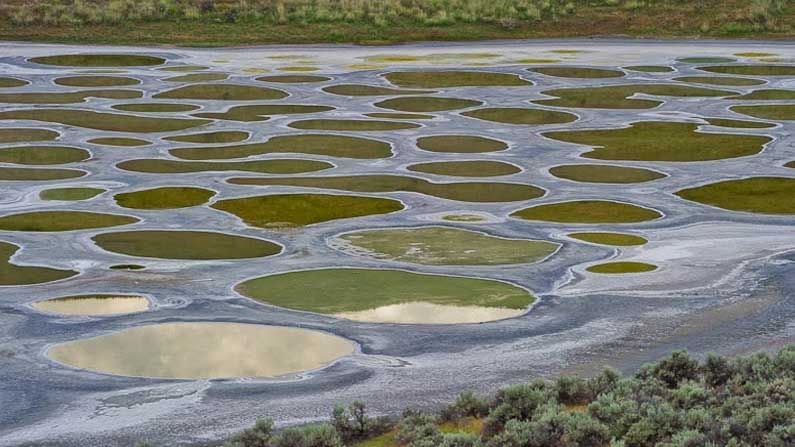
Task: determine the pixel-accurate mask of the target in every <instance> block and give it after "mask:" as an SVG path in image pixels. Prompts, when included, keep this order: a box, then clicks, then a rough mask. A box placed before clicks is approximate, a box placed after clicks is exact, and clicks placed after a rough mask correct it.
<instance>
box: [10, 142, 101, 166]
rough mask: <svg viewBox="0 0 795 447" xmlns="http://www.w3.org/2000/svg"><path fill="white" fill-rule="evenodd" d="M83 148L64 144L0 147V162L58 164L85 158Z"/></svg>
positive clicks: (85, 152) (89, 155)
mask: <svg viewBox="0 0 795 447" xmlns="http://www.w3.org/2000/svg"><path fill="white" fill-rule="evenodd" d="M89 157H91V154H90V153H89V152H88V151H87V150H85V149H79V148H76V147H66V146H20V147H9V148H0V163H14V164H21V165H60V164H65V163H75V162H78V161H83V160H87V159H88V158H89Z"/></svg>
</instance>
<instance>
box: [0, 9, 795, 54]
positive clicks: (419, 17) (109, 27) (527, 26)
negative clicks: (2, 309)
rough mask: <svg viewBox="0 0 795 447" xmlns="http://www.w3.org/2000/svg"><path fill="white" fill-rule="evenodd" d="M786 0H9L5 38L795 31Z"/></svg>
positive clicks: (206, 42) (198, 39)
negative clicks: (496, 0)
mask: <svg viewBox="0 0 795 447" xmlns="http://www.w3.org/2000/svg"><path fill="white" fill-rule="evenodd" d="M788 3H789V2H787V1H785V0H750V1H748V0H693V1H685V0H503V1H499V2H490V1H486V0H437V1H424V0H8V1H6V2H4V3H3V4H2V5H0V39H5V40H27V41H46V42H71V43H106V44H177V45H186V46H224V45H253V44H267V43H315V42H354V43H360V44H381V43H394V42H407V41H422V40H449V41H452V40H485V39H520V38H554V37H581V36H594V35H629V36H644V37H717V38H780V39H786V38H792V37H793V36H795V11H793V9H795V8H793V7H792V6H789V5H788Z"/></svg>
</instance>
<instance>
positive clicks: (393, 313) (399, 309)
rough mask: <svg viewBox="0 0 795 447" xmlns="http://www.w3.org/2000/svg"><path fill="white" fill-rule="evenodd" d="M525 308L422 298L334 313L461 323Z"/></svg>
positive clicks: (360, 317) (513, 314) (358, 318)
mask: <svg viewBox="0 0 795 447" xmlns="http://www.w3.org/2000/svg"><path fill="white" fill-rule="evenodd" d="M525 312H526V310H525V309H508V308H504V307H485V306H453V305H447V304H433V303H425V302H421V301H415V302H410V303H401V304H391V305H388V306H381V307H376V308H374V309H368V310H362V311H356V312H340V313H337V314H334V316H335V317H338V318H345V319H348V320H354V321H364V322H370V323H399V324H461V323H484V322H486V321H496V320H504V319H506V318H512V317H517V316H519V315H522V314H523V313H525Z"/></svg>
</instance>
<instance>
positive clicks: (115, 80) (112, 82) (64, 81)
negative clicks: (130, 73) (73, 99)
mask: <svg viewBox="0 0 795 447" xmlns="http://www.w3.org/2000/svg"><path fill="white" fill-rule="evenodd" d="M54 82H55V83H56V84H58V85H65V86H68V87H121V86H125V85H138V84H140V83H141V80H140V79H135V78H128V77H124V76H66V77H63V78H57V79H56V80H55V81H54Z"/></svg>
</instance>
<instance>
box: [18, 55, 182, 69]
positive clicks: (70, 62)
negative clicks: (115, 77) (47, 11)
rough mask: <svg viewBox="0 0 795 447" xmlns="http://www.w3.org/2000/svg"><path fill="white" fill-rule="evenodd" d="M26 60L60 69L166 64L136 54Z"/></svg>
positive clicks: (66, 56)
mask: <svg viewBox="0 0 795 447" xmlns="http://www.w3.org/2000/svg"><path fill="white" fill-rule="evenodd" d="M28 60H29V61H30V62H33V63H35V64H44V65H57V66H60V67H141V66H146V65H161V64H164V63H165V62H166V60H165V59H163V58H160V57H156V56H144V55H137V54H64V55H58V56H42V57H33V58H30V59H28Z"/></svg>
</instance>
